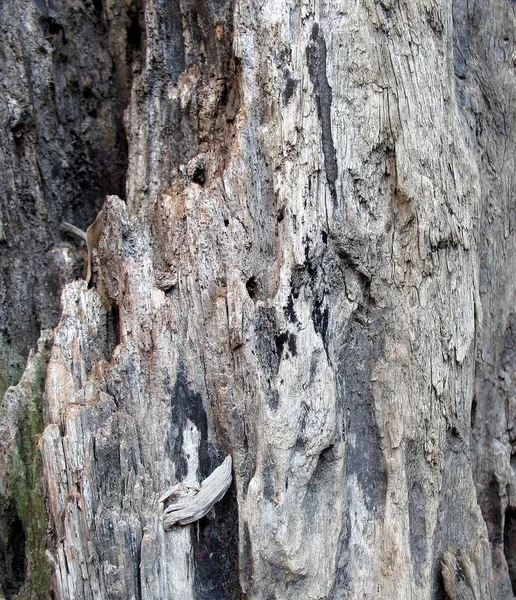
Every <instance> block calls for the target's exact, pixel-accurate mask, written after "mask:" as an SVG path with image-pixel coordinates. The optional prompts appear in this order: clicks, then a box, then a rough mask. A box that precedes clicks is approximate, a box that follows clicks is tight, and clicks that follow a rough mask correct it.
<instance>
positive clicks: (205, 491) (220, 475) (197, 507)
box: [160, 455, 232, 531]
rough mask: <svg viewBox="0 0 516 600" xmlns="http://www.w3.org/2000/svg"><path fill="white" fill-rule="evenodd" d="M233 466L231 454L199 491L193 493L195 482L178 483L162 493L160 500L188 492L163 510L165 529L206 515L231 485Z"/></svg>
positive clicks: (207, 478)
mask: <svg viewBox="0 0 516 600" xmlns="http://www.w3.org/2000/svg"><path fill="white" fill-rule="evenodd" d="M231 467H232V459H231V455H228V456H226V458H225V459H224V462H223V463H222V464H221V465H219V466H218V467H217V468H216V469H215V470H214V471H213V473H212V474H211V475H209V476H208V477H206V479H205V480H204V481H203V482H202V484H201V486H200V489H199V491H198V492H197V493H194V494H192V493H191V492H192V491H195V486H194V485H193V484H190V483H184V484H178V485H176V486H174V487H172V488H170V490H168V491H167V492H165V493H164V494H162V495H161V497H160V502H164V501H165V500H167V499H170V498H175V497H177V496H178V495H182V494H183V493H184V492H186V495H184V496H182V497H181V498H180V499H179V500H178V502H176V503H174V504H170V505H169V506H167V508H165V510H164V511H163V526H164V528H165V530H167V531H168V530H169V529H171V528H172V526H173V525H188V524H189V523H193V522H195V521H198V520H199V519H201V518H202V517H204V515H205V514H206V513H208V512H209V511H210V510H211V508H212V507H213V506H214V505H215V504H216V503H217V502H218V501H219V500H221V499H222V497H223V496H224V494H225V493H226V492H227V490H228V488H229V486H230V485H231V481H232V475H231Z"/></svg>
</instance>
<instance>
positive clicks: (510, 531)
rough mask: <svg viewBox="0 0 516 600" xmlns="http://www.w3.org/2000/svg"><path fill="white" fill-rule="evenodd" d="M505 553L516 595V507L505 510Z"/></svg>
mask: <svg viewBox="0 0 516 600" xmlns="http://www.w3.org/2000/svg"><path fill="white" fill-rule="evenodd" d="M503 553H504V554H505V560H506V561H507V566H508V568H509V579H510V580H511V586H512V593H513V594H515V595H516V508H512V507H509V508H508V509H507V510H506V511H505V526H504V530H503Z"/></svg>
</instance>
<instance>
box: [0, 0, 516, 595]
mask: <svg viewBox="0 0 516 600" xmlns="http://www.w3.org/2000/svg"><path fill="white" fill-rule="evenodd" d="M21 4H24V5H25V4H26V6H27V16H25V17H24V18H23V19H21V21H22V22H24V23H32V26H33V31H34V32H36V33H35V34H34V35H35V38H34V39H36V40H37V39H38V37H37V36H38V35H40V36H41V35H43V34H42V33H41V31H42V29H41V28H42V26H41V21H39V20H38V19H40V16H39V11H44V10H46V11H47V12H48V14H47V16H46V17H45V18H46V19H47V21H48V19H49V18H52V19H53V20H54V21H56V19H58V16H60V15H59V14H58V9H57V8H48V9H43V8H41V7H40V5H39V3H31V2H28V1H27V2H25V3H21ZM66 7H67V8H66V9H60V10H63V11H64V13H66V15H68V17H67V18H70V17H69V14H72V13H73V10H76V11H77V14H78V15H82V16H85V15H89V17H88V19H89V21H88V25H87V26H84V28H83V29H81V31H82V34H81V35H82V37H81V38H80V39H81V40H82V41H83V42H84V47H83V50H82V51H83V54H84V56H87V54H88V51H89V49H90V48H93V47H94V48H96V52H97V54H95V56H98V57H99V58H98V64H99V65H100V66H99V69H100V71H101V72H102V77H100V80H102V81H103V79H102V78H103V77H107V78H109V75H110V76H111V77H112V78H113V81H115V82H118V83H117V85H119V86H121V87H120V89H121V90H123V91H124V95H123V98H124V102H125V104H124V107H123V108H124V109H125V112H124V127H125V134H126V137H127V154H126V157H127V172H126V190H125V194H124V193H123V190H121V189H116V186H115V185H114V184H113V189H109V190H105V191H106V192H108V193H112V194H115V193H118V194H119V196H122V197H123V200H122V199H120V197H119V196H116V195H109V196H108V197H107V199H106V202H105V204H104V208H103V211H102V219H101V224H102V226H101V228H100V230H99V236H98V239H96V240H95V248H94V250H95V251H94V252H93V256H92V266H93V269H92V287H90V288H88V286H87V285H86V283H85V282H84V281H76V282H74V283H71V284H69V285H67V286H66V287H65V288H64V291H63V296H62V315H61V319H60V323H59V325H58V327H57V328H56V330H55V333H54V340H53V347H52V350H51V353H50V357H49V359H48V367H47V375H46V389H45V402H44V410H43V418H44V423H45V429H44V431H43V433H42V436H41V440H40V443H39V445H40V448H41V454H42V458H43V474H44V482H45V490H46V494H47V506H48V518H49V531H50V533H49V535H48V547H47V557H48V560H49V563H50V565H51V567H52V571H53V576H54V594H55V598H59V599H61V598H62V599H65V598H77V599H81V600H82V599H90V598H91V599H95V600H103V599H106V600H107V599H108V598H109V599H111V598H121V599H122V598H123V599H125V598H135V599H136V598H141V599H151V598H152V599H154V598H177V599H181V600H190V599H192V600H193V599H194V598H195V599H197V600H200V599H208V598H209V599H217V598H220V599H224V600H225V599H231V598H240V597H246V598H250V599H256V600H262V599H263V600H270V599H271V598H276V599H278V600H279V599H281V600H289V599H291V598H295V599H296V600H305V599H306V600H308V599H313V598H321V599H322V598H328V599H330V598H331V599H340V598H353V599H354V598H385V599H388V598H397V599H398V598H399V599H400V600H404V599H409V598H410V599H412V600H414V599H421V600H423V599H425V600H426V599H428V598H433V599H436V600H437V599H440V598H446V597H447V596H448V597H449V598H451V599H452V600H455V599H458V598H470V597H471V598H477V597H478V598H483V599H484V598H486V599H493V600H494V599H500V600H501V599H506V598H511V596H512V590H511V578H512V581H513V582H514V584H515V585H516V572H515V570H514V569H515V567H514V564H515V562H516V560H515V557H514V552H515V549H514V548H515V545H514V544H512V542H511V537H512V536H513V535H514V534H515V532H516V526H515V525H514V523H515V522H516V512H515V511H516V499H515V489H516V488H515V485H516V480H515V473H514V467H513V465H514V461H513V463H512V465H511V452H512V448H513V447H514V441H515V439H516V436H515V435H514V431H515V429H516V424H515V417H516V410H515V408H514V397H515V385H516V384H515V382H516V375H515V373H514V356H515V353H514V348H515V347H516V342H515V341H514V339H513V338H514V333H513V329H514V327H515V326H514V316H513V314H514V313H513V310H514V309H513V307H514V305H515V300H516V298H515V291H516V282H515V279H514V278H513V277H511V276H510V273H512V272H513V270H514V268H515V267H516V241H515V240H516V238H515V235H514V216H515V206H514V197H513V195H514V189H515V180H514V178H515V172H516V169H515V168H514V164H513V163H514V160H515V158H514V157H515V145H516V144H515V131H514V123H513V114H514V108H513V104H514V102H513V94H514V89H515V83H516V81H515V79H516V74H515V72H514V52H515V30H516V27H515V24H516V9H515V6H514V4H513V3H509V2H505V1H504V0H491V1H489V2H483V3H480V2H476V1H469V2H466V1H465V0H464V1H463V0H456V1H455V2H453V3H452V2H450V1H445V0H412V1H411V2H391V1H389V0H382V1H373V0H363V1H362V2H356V3H355V2H354V3H351V2H349V3H342V2H332V3H317V2H308V1H307V2H302V3H294V2H287V1H286V0H265V1H261V2H255V1H254V0H245V1H244V0H242V1H240V0H235V2H234V3H232V2H229V1H223V0H221V1H220V2H204V1H193V0H192V1H185V2H178V3H173V2H169V3H162V2H157V1H155V0H146V1H145V2H142V3H141V4H140V3H138V2H133V3H126V4H124V3H122V2H117V1H115V0H113V1H112V2H105V3H102V2H94V3H93V4H92V6H90V5H89V3H84V4H83V3H82V2H81V1H79V0H74V2H73V3H72V2H69V3H68V4H66ZM72 9H73V10H72ZM93 9H94V11H93V12H94V13H95V15H94V17H93V16H92V14H93V13H91V11H92V10H93ZM0 10H2V11H3V13H2V14H3V15H5V18H7V17H9V18H10V19H13V18H14V17H13V16H12V15H11V13H13V14H14V13H16V16H19V15H18V12H17V11H18V9H14V8H13V7H9V8H6V5H2V8H1V9H0ZM68 10H69V14H68V12H67V11H68ZM88 11H89V12H88ZM95 11H96V12H95ZM64 13H63V14H64ZM90 13H91V14H90ZM54 21H52V22H51V21H48V22H50V23H51V24H52V23H53V22H54ZM56 22H57V21H56ZM74 22H75V21H74ZM59 23H60V25H61V29H60V28H59V27H57V26H55V25H52V27H51V31H54V32H55V33H53V34H52V35H55V36H57V37H56V38H55V39H54V38H52V39H54V42H55V44H56V45H55V46H54V47H49V48H48V52H49V53H50V54H51V56H53V57H57V56H58V55H59V52H61V51H62V46H61V45H59V44H61V43H62V40H63V39H64V37H63V36H65V37H66V36H67V28H68V27H72V25H71V24H69V21H67V20H66V19H64V18H63V19H61V21H59ZM70 23H71V21H70ZM91 28H93V30H94V31H95V32H96V33H95V36H90V34H89V31H90V29H91ZM101 30H102V31H105V32H107V33H108V35H107V38H106V39H107V40H108V42H106V45H105V46H103V42H102V43H101V42H99V38H98V32H99V31H101ZM56 32H57V33H56ZM59 36H61V37H59ZM89 38H91V39H89ZM67 39H68V37H67ZM59 40H61V42H59ZM119 41H122V42H123V44H122V48H123V51H122V50H120V49H117V48H118V46H117V42H119ZM17 43H20V44H21V42H19V41H16V40H10V42H9V44H10V45H9V46H8V47H9V48H11V47H13V48H14V47H17V46H16V44H17ZM23 43H25V44H29V42H27V41H24V42H23ZM34 44H35V46H34V47H36V45H37V44H36V43H35V42H34ZM22 45H23V44H22ZM29 48H30V49H31V51H32V50H33V46H32V45H30V44H29ZM75 48H76V46H75V43H74V44H73V45H72V49H71V50H70V51H69V52H70V54H69V56H70V58H69V60H70V61H71V62H72V63H73V64H77V65H80V64H81V62H80V61H78V58H77V56H76V55H75V54H74V52H75V50H74V49H75ZM72 50H74V52H72ZM103 53H106V54H103ZM31 56H32V55H31ZM81 56H82V55H81ZM105 56H110V57H111V59H112V63H110V64H111V66H109V65H107V64H104V62H105V60H107V59H105V60H104V58H103V59H102V60H101V57H105ZM10 60H11V64H16V60H17V59H16V58H10ZM30 60H33V61H35V59H33V58H31V59H30ZM124 61H125V62H124ZM29 62H30V61H29ZM107 63H109V61H107ZM55 69H56V71H55V72H56V73H57V74H59V73H61V72H62V71H61V70H60V69H61V67H59V68H58V67H55ZM66 72H68V71H66ZM106 73H107V74H106ZM79 81H82V79H81V77H80V76H79ZM92 81H93V82H96V81H97V79H95V78H94V79H93V80H92ZM98 87H99V90H104V87H102V85H100V84H98ZM20 89H21V88H20ZM22 92H23V90H21V91H20V92H18V93H20V94H22ZM58 97H59V90H58ZM106 97H107V98H111V96H109V95H107V96H106ZM106 97H104V96H102V94H101V93H100V91H99V93H98V101H99V107H102V106H104V104H103V102H107V100H106V99H105V98H106ZM101 99H102V101H101ZM45 102H46V101H45ZM72 104H73V103H72ZM45 105H46V104H45ZM38 106H39V105H38ZM38 106H35V107H34V109H33V110H34V113H35V114H38V110H39V108H38ZM105 106H106V110H108V109H109V108H110V105H109V102H108V104H107V105H105ZM121 110H122V108H121V106H120V105H118V104H117V105H116V111H118V112H116V111H115V113H116V114H117V115H118V117H117V118H119V117H120V111H121ZM72 113H73V111H72ZM73 114H75V113H73ZM92 118H93V117H92ZM99 123H100V125H102V124H103V122H99ZM104 125H105V123H104ZM31 131H32V130H31ZM87 131H89V130H88V129H87ZM88 135H89V134H88ZM110 139H111V138H110ZM115 145H116V144H115ZM116 148H117V152H122V148H121V146H120V145H116ZM55 160H56V159H54V161H55ZM31 164H33V163H31ZM34 164H35V163H34ZM91 164H93V163H91V162H90V163H88V165H90V166H91ZM116 172H117V173H118V171H116ZM113 173H115V171H113ZM113 177H114V175H113ZM63 185H64V184H63ZM67 185H68V184H67ZM99 186H100V184H99V185H98V186H97V187H99ZM65 187H66V186H65ZM100 187H102V186H100ZM100 187H99V189H100ZM63 189H64V188H63ZM66 189H68V188H66ZM102 189H104V188H102ZM94 204H95V203H94V202H92V206H93V205H94ZM97 208H99V206H98V203H97ZM56 212H59V211H58V210H57V209H56ZM61 212H62V211H61ZM65 212H66V211H65ZM57 216H59V218H57ZM72 216H73V215H72ZM63 218H64V219H65V220H67V221H73V219H72V218H70V217H69V216H68V215H66V214H64V215H56V218H55V219H54V220H55V227H56V231H57V228H58V227H59V224H60V223H61V221H62V220H63ZM93 218H94V216H93V215H92V218H91V220H90V222H92V221H93ZM75 224H77V225H80V226H81V228H83V229H86V226H87V225H88V224H89V223H84V222H78V221H77V222H75ZM68 243H70V242H68ZM70 253H72V250H70ZM70 255H71V256H72V254H70ZM229 453H231V455H232V457H233V481H234V485H232V486H231V488H230V489H229V491H228V493H227V494H226V495H225V496H224V498H222V500H221V501H220V502H218V503H217V504H215V505H214V507H213V514H210V513H209V514H208V515H207V516H206V518H203V519H201V520H200V521H197V522H196V523H194V524H192V525H189V526H186V527H172V528H171V529H170V531H164V528H163V521H162V517H163V514H162V510H161V509H160V506H159V503H157V502H156V499H157V498H158V497H159V495H160V493H161V492H162V491H163V490H164V489H167V488H170V487H171V486H175V485H176V484H178V483H181V482H192V481H197V480H202V479H204V478H206V477H207V476H208V475H209V474H210V473H211V472H212V471H213V470H214V469H215V468H216V467H217V466H218V465H219V464H220V463H221V461H222V458H223V457H224V456H225V455H227V454H229ZM3 464H4V463H2V462H0V465H3ZM8 470H9V469H6V471H8ZM8 476H10V475H9V474H7V475H4V474H3V472H2V477H8ZM0 489H2V488H0ZM508 565H509V566H511V565H512V566H511V569H512V571H511V573H509V568H508ZM14 579H16V578H14Z"/></svg>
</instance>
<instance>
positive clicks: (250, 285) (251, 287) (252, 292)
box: [245, 275, 258, 299]
mask: <svg viewBox="0 0 516 600" xmlns="http://www.w3.org/2000/svg"><path fill="white" fill-rule="evenodd" d="M245 287H246V288H247V293H248V294H249V297H250V298H253V299H254V298H255V297H256V292H257V291H258V282H257V281H256V277H255V276H254V275H253V276H252V277H249V279H248V280H247V282H246V284H245Z"/></svg>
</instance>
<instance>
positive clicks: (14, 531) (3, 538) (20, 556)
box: [0, 505, 27, 600]
mask: <svg viewBox="0 0 516 600" xmlns="http://www.w3.org/2000/svg"><path fill="white" fill-rule="evenodd" d="M0 517H1V521H2V523H1V525H2V530H3V531H1V532H0V584H1V586H2V588H3V591H4V594H5V597H6V599H7V600H11V598H15V597H16V596H17V594H18V592H19V591H20V590H21V588H22V586H23V583H24V581H25V574H26V570H27V565H26V561H25V532H24V531H23V525H22V522H21V520H20V517H19V516H18V515H17V514H16V513H15V511H14V509H13V507H12V505H9V506H8V508H7V510H5V511H4V510H2V511H1V514H0Z"/></svg>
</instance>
